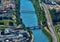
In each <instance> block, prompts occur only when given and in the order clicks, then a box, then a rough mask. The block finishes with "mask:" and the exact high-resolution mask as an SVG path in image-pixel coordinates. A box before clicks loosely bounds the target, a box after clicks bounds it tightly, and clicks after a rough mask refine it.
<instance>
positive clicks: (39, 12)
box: [30, 0, 46, 25]
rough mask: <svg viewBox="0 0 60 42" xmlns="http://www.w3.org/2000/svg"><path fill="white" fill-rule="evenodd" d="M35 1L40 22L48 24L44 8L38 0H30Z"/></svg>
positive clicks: (34, 4)
mask: <svg viewBox="0 0 60 42" xmlns="http://www.w3.org/2000/svg"><path fill="white" fill-rule="evenodd" d="M30 1H31V2H32V3H33V6H34V8H35V12H36V15H37V17H38V24H39V25H41V22H42V23H43V24H44V25H46V18H45V13H44V10H42V9H41V7H40V5H39V2H38V0H30Z"/></svg>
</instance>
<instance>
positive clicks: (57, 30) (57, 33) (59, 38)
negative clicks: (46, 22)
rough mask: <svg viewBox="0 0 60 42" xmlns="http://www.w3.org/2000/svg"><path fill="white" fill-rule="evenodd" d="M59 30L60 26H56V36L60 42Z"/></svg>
mask: <svg viewBox="0 0 60 42" xmlns="http://www.w3.org/2000/svg"><path fill="white" fill-rule="evenodd" d="M59 29H60V26H55V32H56V35H57V38H58V42H60V35H59V33H60V31H59Z"/></svg>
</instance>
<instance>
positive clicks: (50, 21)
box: [42, 3, 58, 42]
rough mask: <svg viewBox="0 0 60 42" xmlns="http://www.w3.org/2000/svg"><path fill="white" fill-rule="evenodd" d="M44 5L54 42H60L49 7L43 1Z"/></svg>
mask: <svg viewBox="0 0 60 42" xmlns="http://www.w3.org/2000/svg"><path fill="white" fill-rule="evenodd" d="M42 5H43V8H44V11H45V16H46V19H47V25H48V27H49V29H50V31H51V35H52V38H53V42H58V41H57V37H56V34H55V31H54V26H53V23H52V19H51V16H50V13H49V10H48V7H47V5H46V4H44V3H42Z"/></svg>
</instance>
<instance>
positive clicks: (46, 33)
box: [42, 28, 52, 42]
mask: <svg viewBox="0 0 60 42" xmlns="http://www.w3.org/2000/svg"><path fill="white" fill-rule="evenodd" d="M42 31H43V32H44V34H45V35H46V36H47V37H48V39H49V42H52V37H51V34H50V33H48V32H47V31H46V30H45V29H44V28H42Z"/></svg>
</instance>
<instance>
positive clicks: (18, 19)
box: [15, 0, 22, 25]
mask: <svg viewBox="0 0 60 42" xmlns="http://www.w3.org/2000/svg"><path fill="white" fill-rule="evenodd" d="M15 5H16V6H15V10H16V11H15V16H16V17H17V18H16V21H17V22H16V24H17V25H19V24H22V19H21V18H20V0H15Z"/></svg>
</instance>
